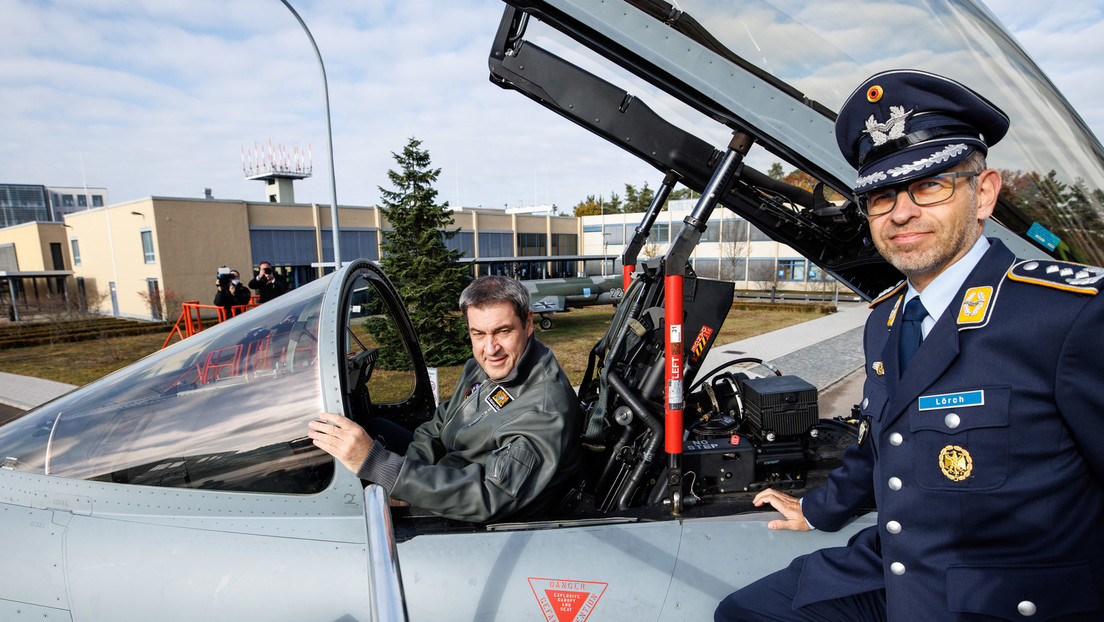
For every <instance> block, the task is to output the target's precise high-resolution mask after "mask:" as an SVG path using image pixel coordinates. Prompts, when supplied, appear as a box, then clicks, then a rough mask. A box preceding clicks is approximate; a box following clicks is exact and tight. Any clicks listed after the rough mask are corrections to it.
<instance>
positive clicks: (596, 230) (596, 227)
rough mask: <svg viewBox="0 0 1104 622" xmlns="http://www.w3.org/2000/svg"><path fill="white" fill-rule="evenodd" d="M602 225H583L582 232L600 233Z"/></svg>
mask: <svg viewBox="0 0 1104 622" xmlns="http://www.w3.org/2000/svg"><path fill="white" fill-rule="evenodd" d="M601 231H602V225H583V233H601Z"/></svg>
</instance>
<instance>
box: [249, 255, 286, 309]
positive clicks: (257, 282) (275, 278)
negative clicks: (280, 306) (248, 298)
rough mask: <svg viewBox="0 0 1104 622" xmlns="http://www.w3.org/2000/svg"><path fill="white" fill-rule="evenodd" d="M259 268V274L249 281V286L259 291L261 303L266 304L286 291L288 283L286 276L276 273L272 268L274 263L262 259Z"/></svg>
mask: <svg viewBox="0 0 1104 622" xmlns="http://www.w3.org/2000/svg"><path fill="white" fill-rule="evenodd" d="M259 268H260V269H259V270H257V276H255V277H254V278H253V280H252V281H249V287H250V288H252V289H253V290H254V291H256V292H257V295H258V296H260V298H261V300H260V302H261V304H264V303H266V302H268V301H269V300H272V299H273V298H275V297H277V296H279V295H280V294H283V293H284V292H286V291H287V284H286V283H284V277H282V276H279V275H278V274H276V273H275V272H274V271H273V270H272V264H270V263H268V262H267V261H262V262H261V265H260V266H259Z"/></svg>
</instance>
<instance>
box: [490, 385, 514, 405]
mask: <svg viewBox="0 0 1104 622" xmlns="http://www.w3.org/2000/svg"><path fill="white" fill-rule="evenodd" d="M512 401H514V396H512V395H510V394H509V393H507V392H506V389H503V388H502V387H498V388H497V389H495V390H494V391H491V394H490V395H488V396H487V403H488V404H490V406H491V408H493V409H495V410H496V411H498V410H502V409H503V408H504V407H505V406H506V405H507V404H509V403H510V402H512Z"/></svg>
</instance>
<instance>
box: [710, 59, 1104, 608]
mask: <svg viewBox="0 0 1104 622" xmlns="http://www.w3.org/2000/svg"><path fill="white" fill-rule="evenodd" d="M1008 125H1009V121H1008V118H1007V117H1006V116H1005V114H1004V113H1003V112H1002V111H1001V110H1000V109H998V108H997V107H996V106H994V105H993V104H992V103H990V102H989V101H987V100H986V99H985V98H983V97H982V96H980V95H979V94H977V93H975V92H974V91H972V90H970V89H969V88H967V87H965V86H963V85H961V84H959V83H957V82H954V81H952V80H949V79H946V78H943V77H941V76H937V75H934V74H930V73H924V72H919V71H889V72H884V73H880V74H877V75H875V76H873V77H871V78H869V79H868V80H867V81H866V82H864V83H863V84H862V85H861V86H860V87H859V88H858V89H857V90H856V91H855V92H854V93H853V94H852V95H851V96H850V97H849V98H848V99H847V101H846V102H845V103H844V105H843V107H842V108H841V110H840V115H839V118H838V120H837V122H836V138H837V141H838V143H839V146H840V149H841V150H842V151H843V154H844V156H845V157H846V158H847V159H848V161H849V162H850V163H851V164H852V165H854V166H855V167H856V168H857V169H858V172H859V176H858V181H857V182H856V185H855V191H856V194H857V196H858V197H859V201H860V209H862V211H863V212H864V214H866V217H867V218H868V222H869V226H870V233H871V237H872V239H873V241H874V243H875V245H876V246H877V247H878V250H879V251H880V252H881V254H882V255H883V256H884V257H885V258H886V259H887V260H888V261H889V262H890V263H892V264H893V265H894V266H895V267H897V268H898V269H899V270H900V271H901V272H902V273H903V274H904V275H905V276H906V277H907V281H904V282H902V283H900V284H899V285H898V286H897V287H895V288H893V289H892V290H890V291H888V292H886V293H885V294H883V295H882V296H881V297H879V298H878V299H877V300H875V301H874V303H873V304H872V305H871V306H872V309H873V311H872V312H871V314H870V317H869V319H868V321H867V324H866V332H865V338H864V348H865V352H866V373H867V378H866V384H865V385H864V389H863V400H862V404H861V407H862V414H863V423H864V429H865V433H863V434H861V437H860V441H859V443H858V444H856V445H854V446H852V447H851V448H849V449H848V451H847V453H846V455H845V457H844V463H843V466H842V467H841V468H839V469H837V470H836V471H834V472H833V473H832V474H831V475H830V477H829V481H828V484H827V485H825V486H824V487H822V488H819V489H816V490H814V491H811V492H810V493H809V494H808V495H806V496H805V498H804V499H802V500H801V501H800V502H799V501H798V500H797V499H794V498H793V497H790V496H789V495H786V494H784V493H780V492H778V491H774V490H766V491H763V492H762V493H760V494H759V495H758V496H757V497H756V499H755V503H756V505H763V504H766V503H769V504H770V505H771V506H773V507H774V508H775V509H777V510H778V511H780V512H781V513H782V514H783V517H784V519H782V520H774V521H770V523H769V524H768V527H769V528H771V529H794V530H799V531H800V530H808V529H810V528H813V529H822V530H826V531H833V530H836V529H839V528H840V527H841V526H842V525H843V524H844V523H846V522H847V521H848V520H849V519H850V518H851V517H852V516H854V514H855V513H856V511H858V510H860V509H861V508H864V507H871V506H874V505H876V506H877V508H878V524H877V526H876V527H870V528H868V529H866V530H863V531H861V532H860V533H858V534H857V535H856V536H855V537H854V538H853V539H852V541H851V542H850V543H849V545H848V546H846V547H839V548H833V549H824V550H821V551H817V552H815V553H813V554H810V555H804V556H801V557H798V558H797V559H795V560H794V561H793V563H792V564H791V565H790V566H789V567H788V568H786V569H784V570H781V571H779V572H777V573H775V574H773V575H770V576H768V577H765V578H764V579H762V580H760V581H758V582H756V583H753V584H751V585H749V586H747V587H745V588H744V589H742V590H740V591H738V592H735V593H733V594H731V595H729V596H728V597H727V598H726V599H725V600H724V601H722V602H721V604H720V606H719V607H718V609H717V613H716V620H718V621H725V622H728V621H732V620H841V621H842V620H846V621H849V622H850V621H857V620H886V619H888V620H901V621H903V620H910V621H911V620H923V621H929V620H930V621H945V620H1018V619H1031V620H1101V619H1104V608H1102V598H1104V527H1101V520H1102V518H1104V365H1102V363H1101V360H1102V359H1101V357H1102V356H1104V296H1097V293H1098V290H1099V289H1100V286H1101V284H1102V283H1104V270H1102V269H1100V268H1096V267H1090V266H1082V265H1079V264H1070V263H1064V262H1059V261H1052V260H1029V261H1021V260H1018V259H1017V258H1015V257H1014V256H1013V255H1012V253H1011V252H1010V251H1009V250H1008V249H1007V248H1006V247H1005V246H1004V245H1003V244H1002V243H1001V242H1000V241H998V240H996V239H986V238H985V237H984V236H982V235H981V230H982V223H983V222H984V221H985V219H987V218H989V216H990V215H991V214H992V213H993V207H994V205H995V203H996V200H997V195H998V193H999V191H1000V187H1001V178H1000V174H999V173H997V172H996V171H994V170H992V169H988V168H987V167H986V164H985V156H986V154H987V151H988V148H989V146H991V145H993V144H995V143H996V142H997V141H998V140H1000V139H1001V138H1002V137H1003V136H1004V134H1005V132H1006V131H1007V129H1008Z"/></svg>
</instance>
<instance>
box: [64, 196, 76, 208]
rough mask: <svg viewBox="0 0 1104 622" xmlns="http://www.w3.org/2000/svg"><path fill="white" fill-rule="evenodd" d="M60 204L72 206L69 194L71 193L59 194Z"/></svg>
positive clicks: (71, 198)
mask: <svg viewBox="0 0 1104 622" xmlns="http://www.w3.org/2000/svg"><path fill="white" fill-rule="evenodd" d="M61 205H62V207H73V205H74V203H73V195H71V194H63V195H61Z"/></svg>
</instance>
